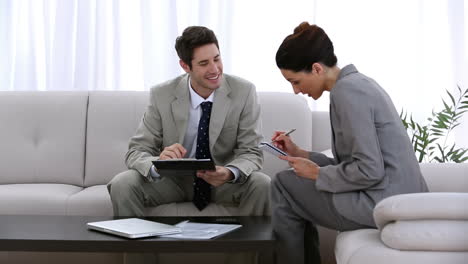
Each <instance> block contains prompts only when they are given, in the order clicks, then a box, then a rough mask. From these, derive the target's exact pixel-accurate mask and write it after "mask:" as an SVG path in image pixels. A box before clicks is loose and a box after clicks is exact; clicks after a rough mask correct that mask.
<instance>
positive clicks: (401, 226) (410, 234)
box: [380, 220, 468, 251]
mask: <svg viewBox="0 0 468 264" xmlns="http://www.w3.org/2000/svg"><path fill="white" fill-rule="evenodd" d="M380 238H381V239H382V242H383V243H384V244H385V245H387V246H388V247H391V248H394V249H400V250H421V251H425V250H426V251H427V250H433V251H468V221H460V220H417V221H404V220H400V221H396V222H392V223H389V224H387V225H386V226H385V227H384V228H383V229H382V230H381V234H380Z"/></svg>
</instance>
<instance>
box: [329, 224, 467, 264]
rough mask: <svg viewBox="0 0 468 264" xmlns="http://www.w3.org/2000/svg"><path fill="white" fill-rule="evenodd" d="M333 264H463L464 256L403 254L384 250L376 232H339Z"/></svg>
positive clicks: (463, 253)
mask: <svg viewBox="0 0 468 264" xmlns="http://www.w3.org/2000/svg"><path fill="white" fill-rule="evenodd" d="M335 255H336V260H337V264H375V263H379V264H394V263H398V264H414V263H424V264H440V263H451V264H462V263H463V264H465V263H466V260H467V259H468V252H447V251H406V250H396V249H392V248H389V247H387V246H385V245H384V244H383V243H382V241H381V240H380V232H379V230H377V229H361V230H355V231H347V232H342V233H340V234H339V235H338V237H337V239H336V245H335Z"/></svg>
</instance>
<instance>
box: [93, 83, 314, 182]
mask: <svg viewBox="0 0 468 264" xmlns="http://www.w3.org/2000/svg"><path fill="white" fill-rule="evenodd" d="M258 99H259V103H260V104H261V108H262V124H263V126H262V131H263V135H264V137H265V139H264V140H267V141H268V140H269V138H270V136H271V135H272V133H273V131H274V130H289V129H291V128H296V129H297V131H295V132H294V133H293V134H292V135H291V136H292V137H293V138H294V140H295V141H296V142H297V144H299V145H300V146H302V147H304V148H308V149H310V147H311V141H312V137H311V134H312V119H311V112H310V110H309V107H308V105H307V102H306V100H304V99H303V98H302V97H300V96H297V95H294V94H290V93H274V92H259V93H258ZM148 100H149V93H148V92H122V91H94V92H89V106H88V123H87V124H88V125H87V136H86V169H85V186H91V185H97V184H106V183H107V182H109V181H110V180H111V179H112V178H113V177H114V176H115V175H117V174H118V173H119V172H122V171H124V170H126V166H125V163H124V158H125V157H124V155H125V153H126V152H127V149H128V141H129V139H130V137H132V136H133V135H134V133H135V130H136V128H137V126H138V124H139V122H140V120H141V118H142V116H143V113H144V111H145V109H146V106H147V105H148ZM264 156H265V162H264V170H263V171H264V172H265V173H267V174H268V175H270V176H274V175H275V173H276V172H278V171H279V170H282V169H285V168H287V163H286V162H284V161H282V160H279V159H278V158H276V157H275V156H272V155H270V154H269V153H265V155H264Z"/></svg>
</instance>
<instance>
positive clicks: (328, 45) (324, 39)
mask: <svg viewBox="0 0 468 264" xmlns="http://www.w3.org/2000/svg"><path fill="white" fill-rule="evenodd" d="M316 62H319V63H323V64H325V65H326V66H328V67H333V66H335V65H336V62H337V58H336V56H335V53H334V49H333V43H332V42H331V40H330V39H329V38H328V36H327V34H326V33H325V31H324V30H323V29H322V28H320V27H318V26H316V25H309V23H307V22H302V23H301V24H300V25H299V26H297V27H296V28H295V29H294V33H293V34H291V35H289V36H287V37H286V38H285V39H284V41H283V43H281V45H280V47H279V48H278V51H277V52H276V65H277V66H278V68H280V69H285V70H291V71H294V72H300V71H306V72H310V71H311V70H312V64H314V63H316Z"/></svg>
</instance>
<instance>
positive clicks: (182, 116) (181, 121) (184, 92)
mask: <svg viewBox="0 0 468 264" xmlns="http://www.w3.org/2000/svg"><path fill="white" fill-rule="evenodd" d="M175 96H176V99H175V100H174V101H173V102H172V103H171V110H172V116H173V117H174V123H175V126H176V129H177V131H174V132H176V133H177V134H178V136H179V138H178V139H179V140H178V142H179V143H181V144H182V142H184V137H185V132H186V131H187V123H188V117H189V107H190V94H189V90H188V75H186V76H185V77H184V78H182V80H181V81H180V82H179V83H178V84H177V86H176V87H175Z"/></svg>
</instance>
